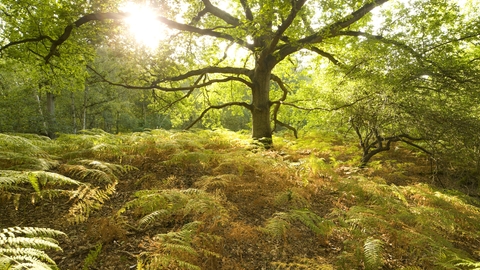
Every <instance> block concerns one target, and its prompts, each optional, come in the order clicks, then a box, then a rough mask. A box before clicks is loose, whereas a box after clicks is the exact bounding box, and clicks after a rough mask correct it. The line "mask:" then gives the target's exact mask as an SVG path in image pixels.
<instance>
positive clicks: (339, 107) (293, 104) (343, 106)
mask: <svg viewBox="0 0 480 270" xmlns="http://www.w3.org/2000/svg"><path fill="white" fill-rule="evenodd" d="M368 98H370V96H364V97H361V98H359V99H357V100H355V101H353V102H351V103H347V104H343V105H340V106H338V107H334V108H325V107H312V108H305V107H301V106H298V105H296V104H295V103H289V102H282V101H277V102H281V103H282V104H283V105H286V106H290V107H294V108H296V109H299V110H304V111H327V112H332V111H338V110H341V109H343V108H347V107H350V106H353V105H355V104H357V103H358V102H360V101H363V100H365V99H368ZM274 103H275V102H274Z"/></svg>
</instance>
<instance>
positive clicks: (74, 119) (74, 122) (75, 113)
mask: <svg viewBox="0 0 480 270" xmlns="http://www.w3.org/2000/svg"><path fill="white" fill-rule="evenodd" d="M70 96H71V98H72V118H73V134H77V129H78V128H77V112H76V110H77V108H76V106H75V94H74V93H73V92H71V93H70Z"/></svg>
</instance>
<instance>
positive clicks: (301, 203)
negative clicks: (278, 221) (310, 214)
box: [275, 190, 310, 208]
mask: <svg viewBox="0 0 480 270" xmlns="http://www.w3.org/2000/svg"><path fill="white" fill-rule="evenodd" d="M275 204H276V205H278V206H292V207H293V208H306V207H308V206H309V205H310V203H309V202H308V200H307V199H305V197H303V196H302V195H300V194H299V193H298V192H296V191H295V190H287V191H285V192H281V193H279V194H278V195H277V196H275Z"/></svg>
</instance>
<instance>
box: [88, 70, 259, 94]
mask: <svg viewBox="0 0 480 270" xmlns="http://www.w3.org/2000/svg"><path fill="white" fill-rule="evenodd" d="M87 68H88V69H89V70H91V71H92V72H93V73H95V74H96V75H97V76H98V77H100V79H101V80H102V81H103V82H105V83H108V84H109V85H112V86H118V87H123V88H125V89H136V90H149V89H156V90H161V91H164V92H178V91H191V90H194V89H197V88H202V87H206V86H209V85H212V84H215V83H224V82H230V81H238V82H242V83H244V84H246V85H250V83H249V82H248V81H246V80H244V79H242V78H239V77H225V78H223V79H212V80H208V81H207V82H204V83H201V84H199V83H198V82H199V81H200V78H202V77H203V76H204V75H206V74H207V73H202V74H198V75H200V77H199V79H197V81H196V82H195V83H194V84H192V85H190V86H183V87H164V86H159V85H158V82H155V83H152V84H151V85H149V86H139V85H131V84H123V83H117V82H112V81H110V80H108V79H107V78H105V76H104V75H102V74H100V72H98V71H96V70H95V69H94V68H93V67H91V66H88V65H87Z"/></svg>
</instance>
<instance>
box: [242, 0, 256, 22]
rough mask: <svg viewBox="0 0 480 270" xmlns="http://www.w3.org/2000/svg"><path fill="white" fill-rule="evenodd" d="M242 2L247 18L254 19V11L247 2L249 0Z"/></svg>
mask: <svg viewBox="0 0 480 270" xmlns="http://www.w3.org/2000/svg"><path fill="white" fill-rule="evenodd" d="M240 3H241V4H242V7H243V10H244V11H245V17H246V18H247V20H249V21H253V13H252V10H251V9H250V6H249V5H248V3H247V0H240Z"/></svg>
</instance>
